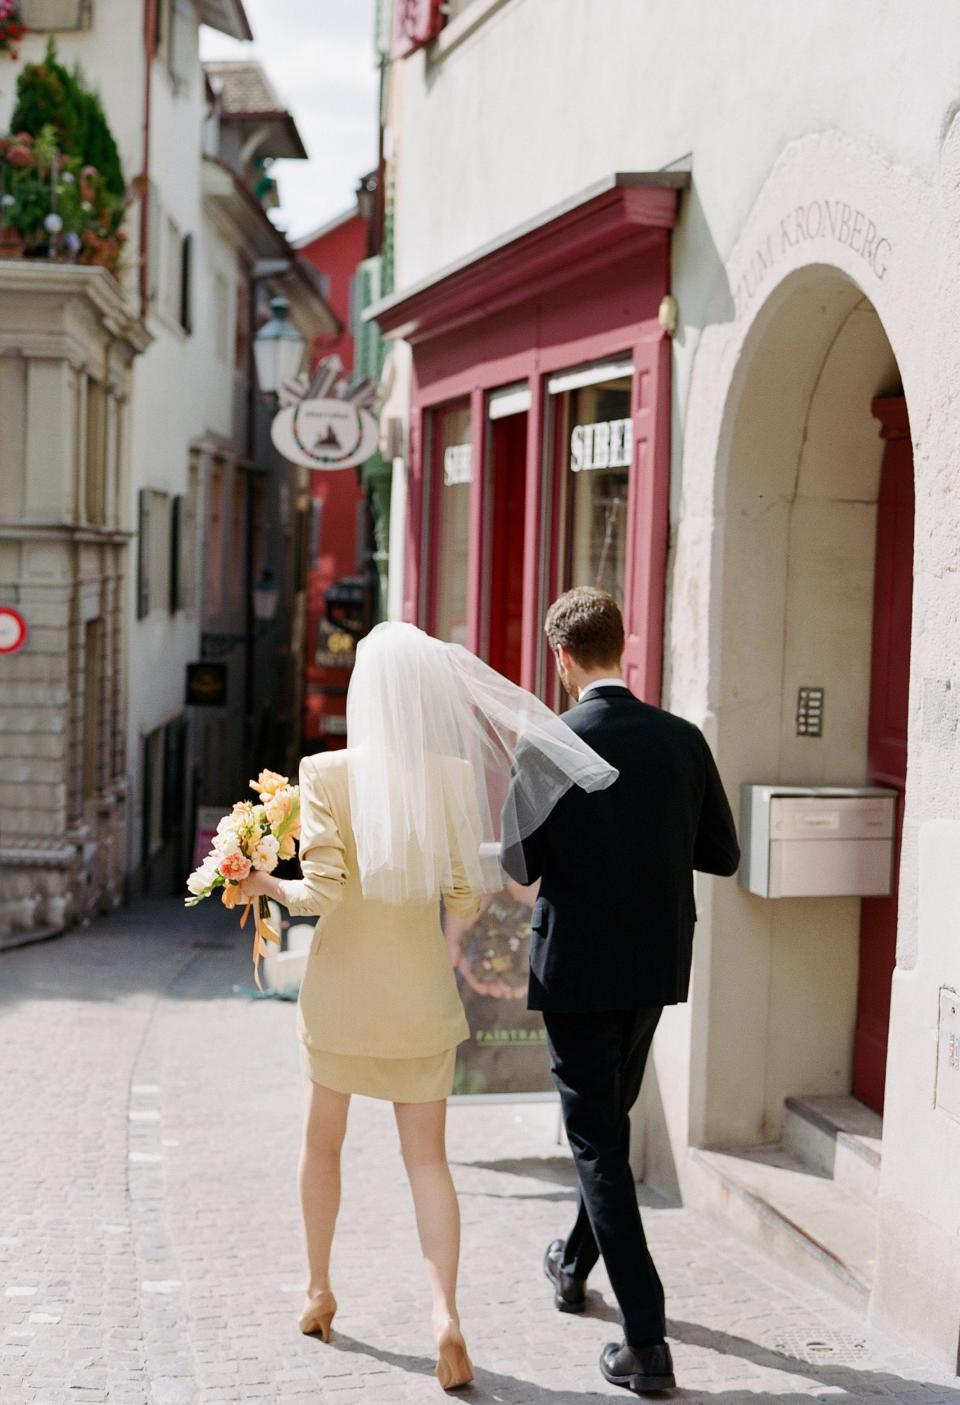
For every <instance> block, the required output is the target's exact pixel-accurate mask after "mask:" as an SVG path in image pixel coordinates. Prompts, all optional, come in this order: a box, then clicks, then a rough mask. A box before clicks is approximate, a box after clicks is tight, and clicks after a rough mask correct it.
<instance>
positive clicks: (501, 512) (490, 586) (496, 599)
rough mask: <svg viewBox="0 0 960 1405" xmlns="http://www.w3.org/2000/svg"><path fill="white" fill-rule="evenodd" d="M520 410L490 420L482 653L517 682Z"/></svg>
mask: <svg viewBox="0 0 960 1405" xmlns="http://www.w3.org/2000/svg"><path fill="white" fill-rule="evenodd" d="M527 419H528V415H527V413H526V412H525V411H524V412H523V413H520V414H513V415H506V416H504V417H503V418H502V419H493V420H491V421H490V488H489V492H490V497H489V503H490V529H491V530H490V555H489V571H488V573H487V597H486V602H485V603H486V617H487V659H488V662H489V663H490V664H491V665H492V667H493V668H495V669H496V670H497V672H498V673H502V674H503V675H504V677H506V678H510V679H512V680H513V682H514V683H519V682H520V651H521V642H522V636H523V531H524V515H525V508H526V484H527Z"/></svg>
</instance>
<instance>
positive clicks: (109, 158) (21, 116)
mask: <svg viewBox="0 0 960 1405" xmlns="http://www.w3.org/2000/svg"><path fill="white" fill-rule="evenodd" d="M2 2H3V0H0V3H2ZM12 126H13V132H14V134H13V135H12V136H10V137H7V138H0V256H6V257H19V256H21V255H23V256H25V257H27V258H52V259H59V260H62V261H68V262H76V263H89V264H100V265H102V266H103V267H105V268H108V269H109V270H110V271H111V272H112V273H117V272H118V271H119V268H120V263H121V258H122V254H123V247H124V243H125V240H126V234H125V231H124V230H123V227H122V226H123V220H124V216H125V213H126V203H127V202H126V198H125V195H126V191H125V182H124V178H123V170H122V167H121V165H120V157H119V154H118V152H117V147H116V143H115V141H114V139H113V135H112V133H111V131H110V128H109V125H108V123H107V120H106V117H105V115H104V112H103V108H102V105H101V103H100V99H99V97H98V96H97V94H96V93H94V92H93V91H92V90H91V89H90V88H88V87H87V85H86V82H85V80H84V79H83V76H82V74H81V73H80V71H79V69H75V70H74V71H73V72H72V73H71V72H69V71H68V70H67V69H65V68H64V67H63V65H62V64H61V63H59V62H58V60H57V56H56V49H55V47H54V44H53V41H52V40H51V42H50V44H49V45H48V47H47V53H46V57H45V59H44V61H43V62H42V63H37V64H27V66H26V67H25V68H24V70H23V72H22V73H21V74H20V77H19V79H18V82H17V105H16V109H15V111H14V114H13V121H12Z"/></svg>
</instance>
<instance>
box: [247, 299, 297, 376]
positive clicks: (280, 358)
mask: <svg viewBox="0 0 960 1405" xmlns="http://www.w3.org/2000/svg"><path fill="white" fill-rule="evenodd" d="M270 311H271V312H272V314H273V316H272V317H271V318H270V320H269V322H265V323H264V324H263V326H262V327H261V328H260V330H259V331H258V332H257V334H256V336H255V337H254V339H253V355H254V359H255V361H256V365H257V383H258V385H259V386H260V389H261V390H262V391H263V392H264V394H265V395H274V394H276V392H277V391H278V390H279V389H280V387H281V386H282V385H283V384H284V382H285V381H288V380H293V378H294V376H295V375H296V374H297V372H298V371H299V370H300V363H301V361H302V360H303V349H304V347H305V346H306V344H307V339H306V337H304V336H302V335H301V334H300V332H298V331H297V329H296V327H295V326H294V325H293V323H292V322H291V321H290V320H289V317H288V313H289V311H290V304H289V303H288V302H287V299H286V298H280V297H276V298H271V299H270Z"/></svg>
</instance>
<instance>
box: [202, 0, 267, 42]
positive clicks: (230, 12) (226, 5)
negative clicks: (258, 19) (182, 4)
mask: <svg viewBox="0 0 960 1405" xmlns="http://www.w3.org/2000/svg"><path fill="white" fill-rule="evenodd" d="M197 10H198V11H199V13H200V22H201V24H208V25H209V26H210V28H211V29H219V31H220V33H221V34H229V36H230V38H231V39H252V38H253V30H252V29H251V28H250V21H249V20H248V19H247V15H246V11H245V10H244V8H243V0H197Z"/></svg>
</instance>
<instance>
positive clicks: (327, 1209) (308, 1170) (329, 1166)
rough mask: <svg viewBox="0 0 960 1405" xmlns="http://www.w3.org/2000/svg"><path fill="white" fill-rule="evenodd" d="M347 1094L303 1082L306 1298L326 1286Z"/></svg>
mask: <svg viewBox="0 0 960 1405" xmlns="http://www.w3.org/2000/svg"><path fill="white" fill-rule="evenodd" d="M349 1108H350V1095H349V1094H348V1093H335V1092H334V1091H333V1090H332V1089H330V1088H323V1087H321V1085H320V1084H319V1083H313V1082H310V1081H308V1083H307V1108H306V1120H305V1122H304V1128H303V1149H302V1151H301V1154H300V1171H299V1177H298V1179H299V1185H300V1205H301V1207H302V1210H303V1227H304V1231H305V1234H306V1241H307V1263H308V1266H309V1278H308V1281H307V1297H308V1299H315V1298H319V1297H321V1296H322V1295H323V1294H324V1292H325V1291H329V1288H330V1250H331V1248H332V1246H333V1231H334V1229H335V1228H336V1224H337V1213H338V1211H339V1209H340V1149H341V1147H342V1146H343V1138H344V1135H345V1133H346V1130H347V1112H348V1111H349Z"/></svg>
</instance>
